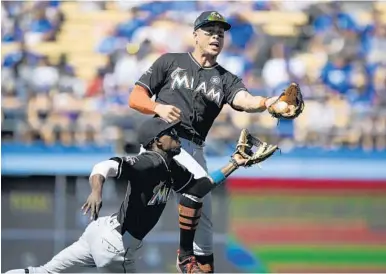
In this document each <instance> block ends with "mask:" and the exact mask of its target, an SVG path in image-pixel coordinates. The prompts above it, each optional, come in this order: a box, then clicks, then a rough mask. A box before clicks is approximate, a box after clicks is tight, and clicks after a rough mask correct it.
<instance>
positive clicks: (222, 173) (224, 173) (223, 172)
mask: <svg viewBox="0 0 386 274" xmlns="http://www.w3.org/2000/svg"><path fill="white" fill-rule="evenodd" d="M237 169H238V165H237V164H235V163H233V162H231V163H228V164H227V165H225V166H223V167H222V168H221V169H219V170H216V171H213V172H211V173H210V174H209V178H210V180H211V182H212V184H214V185H219V184H221V183H222V182H223V181H224V180H225V179H226V178H227V177H228V176H229V175H231V174H232V173H233V172H234V171H236V170H237Z"/></svg>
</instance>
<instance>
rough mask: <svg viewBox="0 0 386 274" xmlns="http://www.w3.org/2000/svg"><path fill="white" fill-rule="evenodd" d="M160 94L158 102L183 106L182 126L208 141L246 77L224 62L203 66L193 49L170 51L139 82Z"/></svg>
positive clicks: (188, 132)
mask: <svg viewBox="0 0 386 274" xmlns="http://www.w3.org/2000/svg"><path fill="white" fill-rule="evenodd" d="M136 84H137V85H140V86H143V87H145V88H146V89H148V90H149V91H150V92H151V94H152V95H156V102H160V103H162V104H169V105H174V106H176V107H178V108H179V109H181V112H182V115H181V116H182V117H181V120H182V123H181V126H180V128H179V129H178V130H183V131H184V132H185V133H186V134H187V135H188V136H192V137H196V138H199V139H201V140H202V141H205V138H206V136H207V134H208V132H209V130H210V128H211V127H212V124H213V122H214V120H215V119H216V117H217V116H218V114H219V113H220V111H221V109H222V107H223V106H224V104H226V103H228V104H232V101H233V98H234V97H235V95H236V94H237V92H239V91H240V90H246V88H245V86H244V84H243V82H242V80H241V79H240V78H239V77H237V76H236V75H234V74H232V73H230V72H229V71H227V70H226V69H225V68H223V67H222V66H220V65H218V64H216V65H214V66H213V67H210V68H207V67H205V68H204V67H202V66H201V65H200V64H199V63H198V62H197V61H196V60H195V59H194V58H193V56H192V55H191V53H167V54H164V55H162V56H161V57H160V58H158V59H157V60H156V61H155V62H154V64H153V65H152V66H151V67H150V68H149V70H147V71H146V72H145V73H144V74H143V75H142V76H141V78H140V79H139V80H138V81H137V82H136Z"/></svg>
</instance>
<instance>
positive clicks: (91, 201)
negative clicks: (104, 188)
mask: <svg viewBox="0 0 386 274" xmlns="http://www.w3.org/2000/svg"><path fill="white" fill-rule="evenodd" d="M101 208H102V195H101V194H100V193H97V192H95V191H93V192H91V194H90V195H89V196H88V198H87V200H86V203H85V204H84V205H83V206H82V211H83V215H86V214H87V213H88V212H89V211H90V209H91V214H90V220H96V219H98V216H99V211H100V209H101Z"/></svg>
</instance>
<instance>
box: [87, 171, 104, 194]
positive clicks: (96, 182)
mask: <svg viewBox="0 0 386 274" xmlns="http://www.w3.org/2000/svg"><path fill="white" fill-rule="evenodd" d="M105 180H106V179H105V177H103V176H102V175H100V174H94V175H92V176H91V177H90V186H91V191H92V192H95V193H98V194H99V195H102V189H103V184H104V182H105Z"/></svg>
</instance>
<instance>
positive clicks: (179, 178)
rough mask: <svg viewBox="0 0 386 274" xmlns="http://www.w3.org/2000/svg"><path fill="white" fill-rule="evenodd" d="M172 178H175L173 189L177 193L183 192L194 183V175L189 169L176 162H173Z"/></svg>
mask: <svg viewBox="0 0 386 274" xmlns="http://www.w3.org/2000/svg"><path fill="white" fill-rule="evenodd" d="M172 163H173V164H172V165H171V170H172V178H173V189H174V191H175V192H177V193H178V192H183V190H184V189H185V188H187V187H188V186H189V185H190V184H192V183H193V182H194V180H195V179H194V175H193V173H191V172H190V171H189V170H188V169H187V168H185V167H184V166H182V165H180V164H179V163H177V162H176V161H173V162H172Z"/></svg>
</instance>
